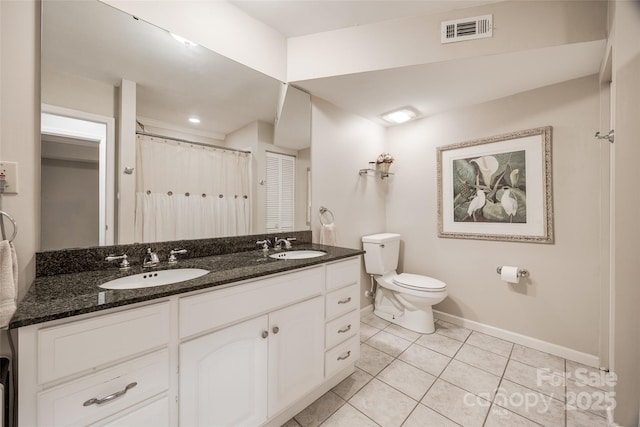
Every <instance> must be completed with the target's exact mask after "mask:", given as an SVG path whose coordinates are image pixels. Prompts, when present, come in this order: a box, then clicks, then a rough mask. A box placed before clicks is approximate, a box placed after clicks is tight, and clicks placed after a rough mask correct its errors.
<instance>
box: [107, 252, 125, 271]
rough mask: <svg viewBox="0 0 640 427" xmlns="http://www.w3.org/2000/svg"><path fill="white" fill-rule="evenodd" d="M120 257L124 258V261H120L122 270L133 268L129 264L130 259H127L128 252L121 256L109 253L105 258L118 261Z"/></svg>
mask: <svg viewBox="0 0 640 427" xmlns="http://www.w3.org/2000/svg"><path fill="white" fill-rule="evenodd" d="M119 259H121V260H122V262H121V263H120V270H128V269H130V268H131V265H129V261H127V255H126V254H122V255H120V256H115V255H108V256H107V257H106V258H105V259H104V260H105V261H109V262H111V261H117V260H119Z"/></svg>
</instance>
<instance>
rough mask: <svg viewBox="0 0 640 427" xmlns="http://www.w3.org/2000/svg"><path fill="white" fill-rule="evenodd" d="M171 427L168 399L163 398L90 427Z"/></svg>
mask: <svg viewBox="0 0 640 427" xmlns="http://www.w3.org/2000/svg"><path fill="white" fill-rule="evenodd" d="M98 426H100V427H132V426H136V427H151V426H153V427H171V420H170V418H169V397H168V396H166V395H165V396H163V397H162V398H160V399H158V400H155V401H153V402H151V403H145V404H144V405H141V406H140V407H138V408H135V409H134V410H132V411H130V412H127V413H126V414H125V415H122V416H116V417H115V418H110V419H109V420H101V421H99V422H98V423H97V424H92V427H98Z"/></svg>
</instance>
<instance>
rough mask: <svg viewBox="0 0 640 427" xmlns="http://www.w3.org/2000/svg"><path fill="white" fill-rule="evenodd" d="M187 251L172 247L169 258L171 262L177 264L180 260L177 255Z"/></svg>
mask: <svg viewBox="0 0 640 427" xmlns="http://www.w3.org/2000/svg"><path fill="white" fill-rule="evenodd" d="M186 253H187V250H186V249H172V250H171V252H169V259H168V262H169V264H176V263H177V262H178V257H176V255H179V254H186Z"/></svg>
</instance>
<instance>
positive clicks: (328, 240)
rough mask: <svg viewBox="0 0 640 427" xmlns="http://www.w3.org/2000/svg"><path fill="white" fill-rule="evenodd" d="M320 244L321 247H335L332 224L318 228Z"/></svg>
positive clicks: (334, 230)
mask: <svg viewBox="0 0 640 427" xmlns="http://www.w3.org/2000/svg"><path fill="white" fill-rule="evenodd" d="M320 244H321V245H329V246H335V245H336V226H335V224H334V223H331V224H322V225H321V226H320Z"/></svg>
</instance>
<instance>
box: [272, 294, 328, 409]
mask: <svg viewBox="0 0 640 427" xmlns="http://www.w3.org/2000/svg"><path fill="white" fill-rule="evenodd" d="M323 309H324V304H323V298H322V297H317V298H314V299H311V300H309V301H305V302H302V303H299V304H295V305H293V306H291V307H287V308H284V309H282V310H278V311H275V312H273V313H271V314H269V334H270V335H269V416H270V417H271V416H273V415H275V414H276V413H277V412H278V411H280V410H281V409H283V408H284V407H286V406H287V405H289V404H290V403H292V402H293V401H295V400H297V399H299V398H300V397H302V396H303V395H304V394H305V393H307V392H309V391H310V390H311V389H313V388H314V387H316V386H317V385H318V384H320V383H321V382H322V380H323V377H324V367H323V365H324V313H323Z"/></svg>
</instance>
